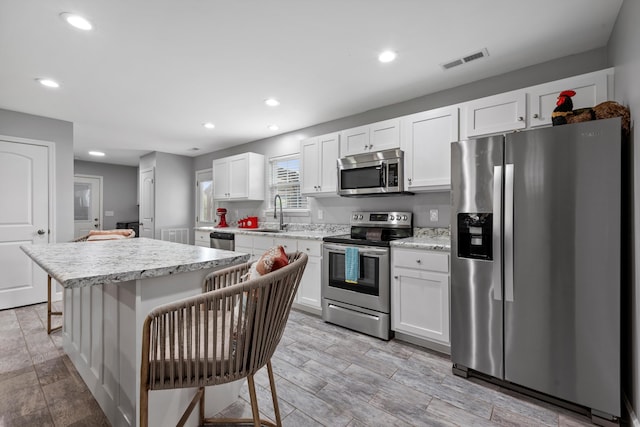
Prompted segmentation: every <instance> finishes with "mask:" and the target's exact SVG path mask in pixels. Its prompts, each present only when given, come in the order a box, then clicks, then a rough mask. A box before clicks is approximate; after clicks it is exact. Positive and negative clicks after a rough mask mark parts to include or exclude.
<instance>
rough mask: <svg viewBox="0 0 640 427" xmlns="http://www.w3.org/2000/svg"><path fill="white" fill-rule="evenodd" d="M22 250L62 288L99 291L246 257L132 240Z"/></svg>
mask: <svg viewBox="0 0 640 427" xmlns="http://www.w3.org/2000/svg"><path fill="white" fill-rule="evenodd" d="M21 248H22V250H23V251H24V252H25V253H26V254H27V255H28V256H29V257H30V258H31V259H33V260H34V261H35V262H36V264H38V265H39V266H40V267H41V268H42V269H43V270H44V271H46V272H47V273H48V274H49V275H50V276H51V277H53V278H54V279H55V280H57V281H58V282H59V283H60V284H61V285H62V286H64V287H65V288H79V287H83V286H93V285H102V284H107V283H117V282H125V281H129V280H137V279H143V278H150V277H158V276H167V275H170V274H176V273H184V272H188V271H196V270H202V269H206V268H216V267H224V266H227V265H232V264H236V263H239V262H243V261H247V260H248V259H249V255H248V254H244V253H240V252H231V251H224V250H219V249H210V248H204V247H200V246H191V245H184V244H180V243H172V242H165V241H162V240H155V239H147V238H143V237H140V238H135V239H121V240H107V241H99V242H69V243H51V244H46V245H26V246H22V247H21Z"/></svg>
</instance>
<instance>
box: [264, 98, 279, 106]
mask: <svg viewBox="0 0 640 427" xmlns="http://www.w3.org/2000/svg"><path fill="white" fill-rule="evenodd" d="M264 103H265V104H267V105H268V106H269V107H277V106H278V105H280V101H278V100H277V99H275V98H269V99H265V100H264Z"/></svg>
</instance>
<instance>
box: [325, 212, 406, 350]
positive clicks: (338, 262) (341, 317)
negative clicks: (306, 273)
mask: <svg viewBox="0 0 640 427" xmlns="http://www.w3.org/2000/svg"><path fill="white" fill-rule="evenodd" d="M412 220H413V215H412V213H411V212H353V213H352V214H351V221H350V222H351V233H350V234H346V235H342V236H331V237H325V238H324V239H323V240H324V244H323V251H322V252H323V265H322V319H323V320H324V321H325V322H329V323H334V324H336V325H340V326H344V327H346V328H349V329H353V330H356V331H359V332H362V333H365V334H368V335H373V336H375V337H378V338H382V339H385V340H388V339H390V338H392V337H393V334H392V332H391V318H390V308H391V302H390V293H391V292H390V282H391V281H390V277H389V275H390V268H389V267H390V266H389V264H390V256H389V255H390V244H389V242H390V241H391V240H394V239H401V238H404V237H410V236H412V235H413V223H412Z"/></svg>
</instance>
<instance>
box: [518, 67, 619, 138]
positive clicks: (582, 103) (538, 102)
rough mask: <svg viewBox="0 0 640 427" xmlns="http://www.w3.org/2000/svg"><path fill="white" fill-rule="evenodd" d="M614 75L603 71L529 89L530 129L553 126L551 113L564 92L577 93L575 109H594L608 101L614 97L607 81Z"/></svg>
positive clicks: (573, 99) (574, 97) (573, 100)
mask: <svg viewBox="0 0 640 427" xmlns="http://www.w3.org/2000/svg"><path fill="white" fill-rule="evenodd" d="M612 73H613V69H609V70H602V71H597V72H594V73H589V74H583V75H581V76H576V77H570V78H567V79H562V80H557V81H554V82H551V83H545V84H542V85H538V86H534V87H531V88H529V89H527V91H528V104H527V107H528V108H527V111H528V114H529V127H537V126H549V125H551V113H552V112H553V110H554V108H556V101H557V100H558V94H559V93H560V92H562V91H563V90H574V91H575V92H576V94H575V95H574V96H573V97H572V98H571V101H572V102H573V108H574V109H578V108H585V107H593V106H595V105H597V104H599V103H601V102H604V101H607V100H608V99H610V95H613V94H612V93H611V94H609V93H608V90H607V87H608V85H607V80H608V78H609V76H612Z"/></svg>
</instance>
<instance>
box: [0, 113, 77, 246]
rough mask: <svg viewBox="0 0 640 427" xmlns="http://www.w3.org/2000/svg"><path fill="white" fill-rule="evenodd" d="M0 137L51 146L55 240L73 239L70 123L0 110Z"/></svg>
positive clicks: (71, 134) (71, 136) (71, 131)
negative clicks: (16, 138) (39, 141)
mask: <svg viewBox="0 0 640 427" xmlns="http://www.w3.org/2000/svg"><path fill="white" fill-rule="evenodd" d="M0 135H6V136H16V137H19V138H28V139H37V140H41V141H50V142H53V143H55V152H56V158H55V168H56V173H55V177H56V188H55V204H56V208H55V213H54V215H55V235H54V236H55V241H57V242H66V241H69V240H71V239H73V123H71V122H65V121H63V120H56V119H50V118H47V117H41V116H34V115H32V114H24V113H18V112H16V111H9V110H2V109H0Z"/></svg>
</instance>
